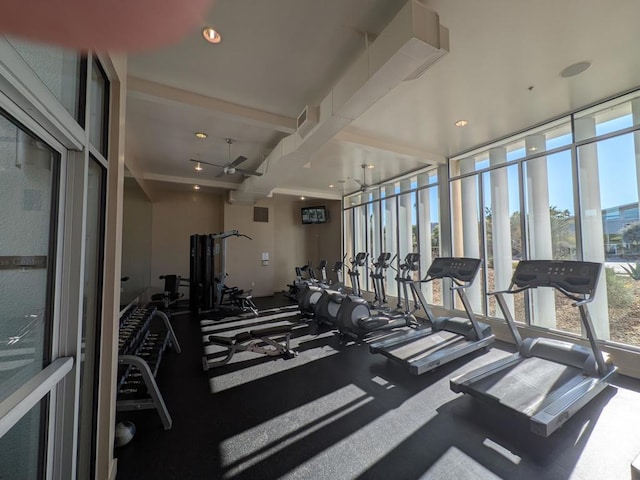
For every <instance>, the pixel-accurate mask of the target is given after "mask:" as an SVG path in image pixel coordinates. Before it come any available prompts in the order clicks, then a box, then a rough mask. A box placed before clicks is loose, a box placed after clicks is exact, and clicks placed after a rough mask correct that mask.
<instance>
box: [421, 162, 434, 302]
mask: <svg viewBox="0 0 640 480" xmlns="http://www.w3.org/2000/svg"><path fill="white" fill-rule="evenodd" d="M425 185H429V174H428V173H422V174H420V175H418V187H423V186H425ZM434 188H437V187H432V188H426V189H424V190H419V191H418V215H419V216H418V229H419V231H418V235H419V237H420V245H419V250H420V273H421V275H422V278H424V276H425V275H426V273H427V270H428V269H429V267H430V266H431V263H432V262H433V254H432V253H431V242H432V235H431V199H430V198H429V196H430V195H431V192H432V191H433V189H434ZM420 285H421V289H422V294H423V295H424V298H425V300H426V301H427V302H428V303H433V282H429V283H422V284H420Z"/></svg>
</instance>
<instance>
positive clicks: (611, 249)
mask: <svg viewBox="0 0 640 480" xmlns="http://www.w3.org/2000/svg"><path fill="white" fill-rule="evenodd" d="M638 152H640V95H639V94H637V93H636V94H631V95H626V96H624V97H620V98H618V99H616V100H613V101H610V102H607V103H606V104H602V105H599V106H597V107H593V108H590V109H588V110H584V111H579V112H576V113H575V114H573V115H571V116H570V117H568V118H567V117H565V118H562V119H559V120H557V121H555V122H551V123H549V124H548V125H545V126H542V127H539V128H537V129H535V130H532V131H528V132H524V133H523V134H520V135H518V136H516V137H513V138H509V139H506V140H504V141H501V142H500V143H496V144H493V145H489V146H487V147H484V148H482V149H478V150H477V151H473V152H470V153H469V154H465V155H464V156H460V157H457V158H453V159H451V160H450V163H449V166H450V170H449V171H450V181H449V189H450V195H451V207H452V212H451V215H452V218H451V221H452V237H453V245H452V247H453V253H454V254H455V255H465V256H480V258H483V260H484V264H485V266H486V272H484V274H483V278H482V284H483V285H479V286H478V287H477V289H478V290H479V291H480V296H477V295H476V296H475V297H473V298H474V301H473V302H472V304H473V305H474V310H476V309H478V303H476V302H479V301H483V300H482V297H484V294H483V293H482V292H483V291H492V290H496V289H501V288H504V287H506V286H507V285H508V283H509V279H510V277H511V274H512V272H513V267H514V265H515V263H516V262H517V261H518V260H520V259H557V260H575V259H581V260H587V261H594V262H599V263H603V264H604V269H603V273H602V275H601V278H600V281H599V284H598V291H597V294H596V296H595V299H594V301H593V302H592V303H590V305H589V310H590V313H591V315H592V317H593V322H594V325H595V328H596V331H597V334H598V336H599V338H600V339H603V340H609V341H614V342H620V343H625V344H627V345H633V346H639V345H640V321H639V320H640V315H639V314H638V313H637V312H640V287H639V285H640V283H638V282H639V281H640V247H639V246H638V245H640V235H637V236H636V230H637V231H638V232H640V216H639V213H638V210H639V209H638V202H639V198H638V191H639V188H638V185H640V175H639V173H638V172H639V169H638V165H639V162H640V153H638ZM472 295H473V293H471V292H470V294H469V296H470V297H471V296H472ZM571 303H572V302H571V301H569V300H568V299H566V298H565V297H563V296H562V295H555V294H554V292H553V291H551V290H547V289H540V290H539V291H533V292H530V293H528V294H527V295H524V294H522V295H520V296H516V298H515V299H513V300H511V303H510V304H509V308H510V309H512V311H513V313H514V314H515V317H516V319H517V320H518V321H521V322H525V323H528V324H530V325H533V326H538V327H543V328H548V329H553V330H558V331H561V332H567V333H570V334H574V335H582V334H583V332H582V328H581V322H580V319H579V317H578V313H577V311H576V309H575V308H574V307H572V306H571ZM481 310H486V313H487V314H488V315H490V316H500V312H498V311H497V310H496V305H495V303H494V301H493V300H490V301H489V302H488V303H487V304H486V305H483V306H482V307H481V309H479V310H478V311H481Z"/></svg>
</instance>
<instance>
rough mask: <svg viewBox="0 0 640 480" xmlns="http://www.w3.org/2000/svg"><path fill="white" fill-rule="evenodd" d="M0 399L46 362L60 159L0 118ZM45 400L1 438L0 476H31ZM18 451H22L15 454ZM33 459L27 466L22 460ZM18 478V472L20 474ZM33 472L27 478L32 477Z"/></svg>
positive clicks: (44, 422) (35, 465)
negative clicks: (0, 206) (0, 207)
mask: <svg viewBox="0 0 640 480" xmlns="http://www.w3.org/2000/svg"><path fill="white" fill-rule="evenodd" d="M0 139H2V140H1V141H0V201H1V203H2V205H4V207H3V208H2V209H0V225H2V228H0V400H4V399H5V398H6V397H7V396H8V395H9V394H11V393H13V392H14V391H15V390H16V389H17V388H18V387H20V386H21V385H23V384H24V383H26V382H27V381H28V380H30V379H31V378H32V377H34V376H35V375H36V374H37V373H39V372H40V371H41V370H42V369H44V368H45V366H47V365H48V363H49V362H50V361H51V351H52V347H53V345H52V329H53V313H52V303H53V298H54V292H53V288H54V286H53V282H54V271H55V268H56V255H55V252H56V241H55V240H56V217H57V211H58V187H59V167H60V156H59V155H58V154H57V153H56V152H55V151H54V150H52V149H51V148H50V147H49V146H47V145H46V144H45V143H44V142H43V141H42V140H41V139H39V138H36V137H34V136H32V135H31V134H30V133H28V132H26V131H25V130H24V129H23V128H21V127H20V126H18V125H16V124H15V123H13V122H12V121H11V120H10V119H9V118H7V117H6V116H4V115H2V114H1V113H0ZM45 406H46V402H42V403H40V404H39V405H37V406H36V407H34V408H33V409H31V412H30V413H29V414H28V415H27V416H26V417H23V419H22V420H21V421H20V422H18V424H16V425H14V426H13V428H12V429H11V430H10V433H8V434H7V435H5V436H4V437H2V439H0V478H7V479H18V478H35V473H36V472H37V471H38V464H39V459H40V458H41V457H42V456H43V455H44V451H45V450H44V449H45V448H46V445H45V444H44V442H40V441H39V440H40V438H41V436H42V432H44V431H46V429H47V415H46V409H43V408H42V407H45ZM17 451H21V452H20V453H17ZM29 459H35V461H34V463H33V465H32V466H29V465H28V464H26V463H25V461H26V460H29ZM20 472H22V474H21V473H20ZM29 472H31V474H29Z"/></svg>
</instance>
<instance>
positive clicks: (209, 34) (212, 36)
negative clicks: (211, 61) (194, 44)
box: [202, 27, 222, 43]
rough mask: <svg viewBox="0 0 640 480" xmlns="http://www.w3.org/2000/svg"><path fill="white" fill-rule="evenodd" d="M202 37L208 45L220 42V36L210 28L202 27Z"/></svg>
mask: <svg viewBox="0 0 640 480" xmlns="http://www.w3.org/2000/svg"><path fill="white" fill-rule="evenodd" d="M202 36H203V37H204V39H205V40H206V41H207V42H209V43H220V42H221V41H222V36H221V35H220V34H219V33H218V32H217V31H216V30H214V29H213V28H212V27H204V28H203V29H202Z"/></svg>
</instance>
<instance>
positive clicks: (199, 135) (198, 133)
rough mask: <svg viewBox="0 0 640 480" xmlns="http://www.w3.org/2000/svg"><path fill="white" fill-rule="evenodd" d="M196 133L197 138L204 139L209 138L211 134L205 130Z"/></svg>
mask: <svg viewBox="0 0 640 480" xmlns="http://www.w3.org/2000/svg"><path fill="white" fill-rule="evenodd" d="M194 135H195V136H196V138H202V139H205V138H207V137H208V136H209V135H207V134H206V133H204V132H196V133H194Z"/></svg>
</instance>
